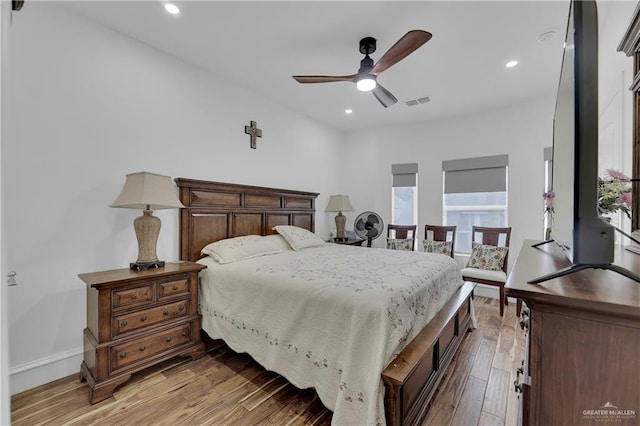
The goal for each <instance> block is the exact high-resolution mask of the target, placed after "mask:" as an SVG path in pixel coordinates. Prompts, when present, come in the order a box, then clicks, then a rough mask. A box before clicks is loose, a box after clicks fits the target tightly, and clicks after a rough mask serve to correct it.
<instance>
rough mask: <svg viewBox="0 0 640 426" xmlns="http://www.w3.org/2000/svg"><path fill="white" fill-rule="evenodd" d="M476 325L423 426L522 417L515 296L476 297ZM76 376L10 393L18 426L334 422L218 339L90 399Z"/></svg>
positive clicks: (312, 398) (315, 403) (315, 402)
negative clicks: (507, 300)
mask: <svg viewBox="0 0 640 426" xmlns="http://www.w3.org/2000/svg"><path fill="white" fill-rule="evenodd" d="M474 305H475V308H476V315H477V318H478V328H477V329H476V330H474V331H473V332H472V333H468V334H467V336H466V337H465V340H464V342H463V343H462V347H461V349H460V351H459V353H458V354H457V355H456V358H455V359H454V361H453V362H452V364H451V366H450V367H449V369H448V371H447V373H446V375H445V377H444V379H443V381H442V383H441V384H440V386H439V388H438V390H437V391H436V396H435V398H434V401H433V403H432V405H431V408H430V410H429V413H428V415H427V418H426V419H425V421H424V423H423V425H424V426H426V425H434V426H435V425H437V426H441V425H464V426H469V425H515V424H516V414H517V396H516V394H515V392H514V391H513V381H514V380H515V370H516V368H517V367H519V366H520V363H521V361H522V359H524V334H523V332H522V331H521V330H520V328H519V327H518V325H517V324H518V319H517V318H516V314H515V303H511V304H509V306H508V307H507V308H506V309H505V313H504V317H502V318H501V317H500V314H499V306H498V301H497V300H495V299H488V298H484V297H476V299H475V300H474ZM87 398H88V396H87V384H86V383H81V382H80V381H79V380H78V377H77V376H76V375H72V376H69V377H66V378H63V379H60V380H56V381H54V382H51V383H48V384H45V385H42V386H39V387H37V388H34V389H30V390H28V391H26V392H22V393H20V394H17V395H14V396H13V397H12V398H11V421H12V424H13V425H15V426H19V425H36V424H55V425H91V424H100V425H134V424H135V425H231V424H233V425H236V426H240V425H254V424H272V425H329V424H330V423H331V411H329V410H327V409H326V408H324V406H323V405H322V403H321V402H320V401H319V399H318V397H317V395H316V394H315V392H314V391H313V390H309V389H307V390H299V389H296V388H295V387H294V386H293V385H291V384H289V383H288V382H287V381H286V380H285V379H283V378H282V377H280V376H278V375H277V374H274V373H271V372H269V371H266V370H264V369H263V368H262V367H261V366H259V365H258V364H256V363H255V362H254V361H253V360H252V359H251V358H250V357H249V356H247V355H243V354H236V353H234V352H233V351H231V350H230V349H229V348H228V347H227V346H226V345H225V344H224V343H222V342H220V341H213V342H209V343H208V345H207V355H206V356H204V357H202V358H200V359H199V360H197V361H191V360H189V359H187V360H181V361H176V359H174V360H170V361H167V362H165V363H163V364H160V365H158V366H155V367H151V368H149V369H147V370H144V371H141V372H139V373H136V374H134V375H133V376H132V378H131V380H130V381H129V382H127V383H126V384H125V385H123V386H121V387H119V388H118V389H116V392H115V393H114V396H113V397H112V398H109V399H107V400H105V401H102V402H100V403H98V404H95V405H90V404H89V402H88V399H87Z"/></svg>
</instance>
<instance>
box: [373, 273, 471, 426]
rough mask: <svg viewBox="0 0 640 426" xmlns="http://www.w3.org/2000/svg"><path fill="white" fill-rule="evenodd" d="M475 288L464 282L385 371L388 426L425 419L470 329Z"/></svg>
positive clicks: (417, 422) (383, 374)
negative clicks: (436, 391) (430, 404)
mask: <svg viewBox="0 0 640 426" xmlns="http://www.w3.org/2000/svg"><path fill="white" fill-rule="evenodd" d="M474 287H475V285H474V284H472V283H468V282H466V283H464V284H463V285H462V287H460V289H458V291H457V292H456V293H455V294H454V295H453V296H452V298H451V299H450V300H449V301H448V302H447V303H446V304H445V305H444V307H443V308H442V309H441V310H440V312H438V314H436V316H435V317H434V318H433V319H432V320H431V321H430V322H429V324H427V325H426V326H425V328H424V329H422V331H421V332H420V334H418V335H417V336H416V338H415V339H413V340H412V341H411V343H409V344H408V345H407V347H405V348H404V350H403V351H402V352H401V353H400V354H399V355H398V356H397V357H396V358H395V359H394V360H392V361H391V362H390V363H389V365H388V366H387V368H385V370H384V371H383V372H382V380H383V381H384V387H385V397H384V398H385V413H386V419H387V424H388V425H415V424H419V423H420V421H421V420H422V419H423V418H424V416H425V414H426V413H427V409H428V408H429V403H430V401H431V398H432V397H433V394H434V393H435V390H436V388H437V387H438V384H439V383H440V381H441V380H442V377H443V375H444V373H445V371H446V370H447V367H448V366H449V364H450V363H451V360H452V359H453V356H454V354H455V353H456V351H457V350H458V348H459V347H460V344H461V343H462V340H463V339H464V336H465V333H466V332H467V330H469V329H470V327H471V303H472V300H471V296H472V294H473V289H474Z"/></svg>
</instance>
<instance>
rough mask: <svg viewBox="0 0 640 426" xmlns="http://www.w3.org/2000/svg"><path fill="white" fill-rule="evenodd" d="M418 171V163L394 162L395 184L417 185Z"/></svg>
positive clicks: (392, 170)
mask: <svg viewBox="0 0 640 426" xmlns="http://www.w3.org/2000/svg"><path fill="white" fill-rule="evenodd" d="M417 173H418V163H404V164H392V165H391V174H393V186H394V187H402V186H416V174H417Z"/></svg>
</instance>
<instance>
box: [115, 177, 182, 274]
mask: <svg viewBox="0 0 640 426" xmlns="http://www.w3.org/2000/svg"><path fill="white" fill-rule="evenodd" d="M109 207H123V208H127V209H142V210H143V211H142V216H139V217H137V218H136V219H135V220H134V221H133V227H134V229H135V231H136V238H137V239H138V260H137V261H136V262H134V263H130V264H129V267H130V268H131V269H134V270H136V271H146V270H147V269H149V268H160V267H163V266H164V261H161V260H158V256H157V255H156V245H157V244H158V234H159V233H160V218H158V217H156V216H154V215H153V210H159V209H174V208H181V207H184V206H183V205H182V203H181V202H180V200H178V197H177V196H176V193H175V189H174V187H173V182H171V177H169V176H164V175H158V174H155V173H149V172H138V173H131V174H128V175H127V179H126V181H125V183H124V188H122V192H120V195H118V198H116V200H115V201H114V202H113V204H111V206H109Z"/></svg>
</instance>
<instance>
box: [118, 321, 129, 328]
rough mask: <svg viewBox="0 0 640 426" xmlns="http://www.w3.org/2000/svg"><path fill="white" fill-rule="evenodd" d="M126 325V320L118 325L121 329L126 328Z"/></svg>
mask: <svg viewBox="0 0 640 426" xmlns="http://www.w3.org/2000/svg"><path fill="white" fill-rule="evenodd" d="M127 325H129V323H128V322H127V320H124V321H122V322H121V323H120V326H121V327H126V326H127Z"/></svg>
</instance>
